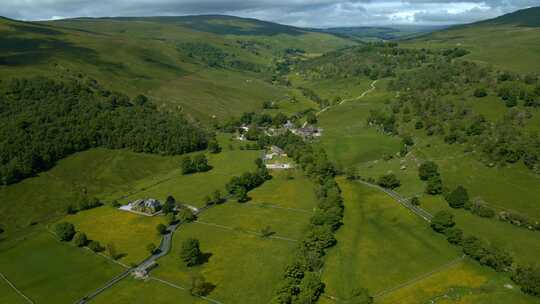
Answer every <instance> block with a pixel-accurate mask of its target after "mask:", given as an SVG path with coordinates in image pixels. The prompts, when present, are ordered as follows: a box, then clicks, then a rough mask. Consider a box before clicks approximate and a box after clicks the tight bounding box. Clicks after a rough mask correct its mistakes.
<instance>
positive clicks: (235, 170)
mask: <svg viewBox="0 0 540 304" xmlns="http://www.w3.org/2000/svg"><path fill="white" fill-rule="evenodd" d="M260 155H261V151H247V150H239V149H235V150H233V151H228V148H225V149H224V151H222V152H221V153H218V154H208V155H207V157H208V163H209V164H210V165H211V166H212V167H213V168H212V170H210V171H208V172H203V173H195V174H190V175H182V172H181V170H180V166H179V165H178V166H177V168H174V169H172V170H171V171H170V172H168V173H167V175H166V176H164V177H163V179H162V180H161V181H160V182H159V183H157V184H156V183H147V184H144V185H141V187H140V188H139V190H138V191H136V192H134V193H133V194H128V195H127V196H126V197H124V198H123V199H122V200H121V201H122V202H127V201H128V200H134V199H138V198H142V197H152V198H156V199H159V200H165V199H166V198H167V196H169V195H172V196H173V197H174V198H175V199H176V201H177V202H185V203H188V204H190V205H194V206H198V207H202V206H204V197H205V196H207V195H210V194H212V193H213V192H214V191H215V190H220V191H221V192H222V193H223V194H225V184H226V183H227V182H229V180H230V179H231V177H232V176H235V175H241V174H242V173H244V172H247V171H252V170H255V159H256V158H257V157H259V156H260Z"/></svg>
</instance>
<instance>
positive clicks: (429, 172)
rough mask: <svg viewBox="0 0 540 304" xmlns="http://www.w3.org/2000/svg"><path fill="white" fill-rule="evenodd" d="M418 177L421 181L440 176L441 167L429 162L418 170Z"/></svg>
mask: <svg viewBox="0 0 540 304" xmlns="http://www.w3.org/2000/svg"><path fill="white" fill-rule="evenodd" d="M418 176H419V177H420V179H421V180H428V179H430V178H432V177H435V176H439V166H437V164H436V163H435V162H432V161H427V162H425V163H423V164H421V165H420V167H419V168H418Z"/></svg>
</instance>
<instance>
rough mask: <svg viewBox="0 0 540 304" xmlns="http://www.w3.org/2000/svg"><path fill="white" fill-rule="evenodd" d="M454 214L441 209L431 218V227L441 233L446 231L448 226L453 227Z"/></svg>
mask: <svg viewBox="0 0 540 304" xmlns="http://www.w3.org/2000/svg"><path fill="white" fill-rule="evenodd" d="M455 224H456V223H455V222H454V216H453V215H452V213H450V212H448V211H439V212H437V213H436V214H435V216H433V219H432V220H431V228H432V229H433V230H435V231H437V232H439V233H442V232H444V231H445V230H446V229H447V228H450V227H453V226H454V225H455Z"/></svg>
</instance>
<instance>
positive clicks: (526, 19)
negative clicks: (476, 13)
mask: <svg viewBox="0 0 540 304" xmlns="http://www.w3.org/2000/svg"><path fill="white" fill-rule="evenodd" d="M476 24H482V25H517V26H526V27H540V6H538V7H531V8H527V9H522V10H519V11H515V12H513V13H510V14H506V15H503V16H500V17H497V18H494V19H490V20H485V21H480V22H477V23H476Z"/></svg>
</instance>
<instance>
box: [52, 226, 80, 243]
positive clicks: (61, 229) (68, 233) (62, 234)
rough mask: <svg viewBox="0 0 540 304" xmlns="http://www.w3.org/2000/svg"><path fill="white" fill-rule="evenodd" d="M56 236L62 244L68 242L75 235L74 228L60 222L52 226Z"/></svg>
mask: <svg viewBox="0 0 540 304" xmlns="http://www.w3.org/2000/svg"><path fill="white" fill-rule="evenodd" d="M54 232H55V234H56V236H57V237H58V238H59V239H60V240H61V241H63V242H69V241H71V239H73V236H74V235H75V226H73V224H71V223H68V222H61V223H58V224H56V225H55V226H54Z"/></svg>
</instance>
